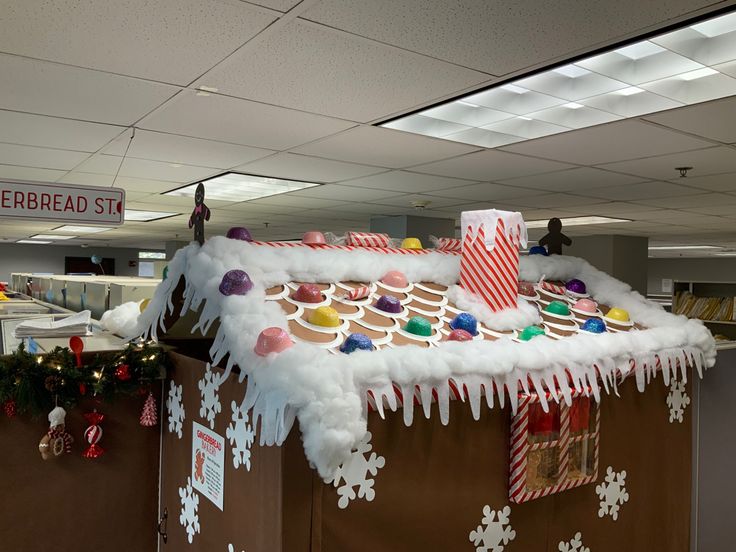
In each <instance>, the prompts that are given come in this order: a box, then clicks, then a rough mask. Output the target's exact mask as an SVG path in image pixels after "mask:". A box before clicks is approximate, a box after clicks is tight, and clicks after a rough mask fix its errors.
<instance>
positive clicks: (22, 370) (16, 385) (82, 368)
mask: <svg viewBox="0 0 736 552" xmlns="http://www.w3.org/2000/svg"><path fill="white" fill-rule="evenodd" d="M166 366H167V356H166V354H165V353H164V352H163V351H162V350H161V349H160V348H159V347H158V346H153V345H152V344H150V343H138V344H130V345H128V347H126V348H125V349H124V350H122V351H110V352H103V353H97V354H95V355H94V356H91V357H86V358H85V362H83V361H82V359H81V357H78V356H77V355H76V354H75V353H73V352H72V351H71V350H70V349H69V348H66V347H57V348H55V349H54V350H53V351H51V352H49V353H46V354H32V353H29V352H28V351H26V349H25V347H24V346H23V344H21V345H20V346H19V348H18V350H17V351H16V352H15V353H13V354H12V355H9V356H4V357H0V404H2V405H3V410H4V412H5V414H6V416H7V417H8V418H12V417H13V416H15V415H16V413H17V414H21V415H23V414H27V415H31V416H40V415H46V414H48V412H49V411H50V410H51V409H53V408H55V407H57V406H60V407H63V408H65V409H67V410H68V409H70V408H73V407H74V406H76V405H77V403H78V402H79V401H80V399H82V398H83V397H85V396H95V397H96V398H97V399H99V400H100V401H102V402H105V401H110V400H111V399H113V398H115V397H116V396H119V395H129V396H140V395H146V394H147V393H149V392H150V387H151V385H152V383H153V381H154V380H157V379H161V378H163V377H164V375H165V370H166Z"/></svg>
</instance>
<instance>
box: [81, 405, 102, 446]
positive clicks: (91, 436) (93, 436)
mask: <svg viewBox="0 0 736 552" xmlns="http://www.w3.org/2000/svg"><path fill="white" fill-rule="evenodd" d="M84 419H85V420H87V423H88V424H89V427H88V428H87V429H85V430H84V440H85V441H87V443H89V447H87V450H85V451H84V452H83V453H82V457H83V458H99V457H100V456H102V455H103V454H105V449H103V448H102V447H101V446H100V445H98V444H97V443H99V441H100V439H101V438H102V428H101V427H100V424H101V423H102V422H103V421H104V420H105V415H104V414H102V413H101V412H97V411H96V410H95V411H94V412H87V413H86V414H85V415H84Z"/></svg>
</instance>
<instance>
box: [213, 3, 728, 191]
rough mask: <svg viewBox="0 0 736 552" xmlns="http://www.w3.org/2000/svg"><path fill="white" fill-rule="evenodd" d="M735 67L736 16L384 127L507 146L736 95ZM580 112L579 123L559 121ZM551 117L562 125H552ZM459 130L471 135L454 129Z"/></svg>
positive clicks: (522, 80) (521, 80)
mask: <svg viewBox="0 0 736 552" xmlns="http://www.w3.org/2000/svg"><path fill="white" fill-rule="evenodd" d="M734 60H736V11H734V12H732V13H729V14H726V15H722V16H720V17H715V18H712V19H709V20H706V21H701V22H700V23H696V24H694V25H690V26H687V27H683V28H682V29H678V30H676V31H670V32H668V33H665V34H662V35H659V36H655V37H651V38H649V39H647V40H640V41H637V42H634V43H631V44H629V45H627V46H623V47H620V48H615V49H611V50H610V51H608V52H604V53H601V54H596V55H595V56H591V57H588V58H585V59H581V60H578V61H576V62H574V63H569V64H567V65H562V66H560V67H556V68H554V69H549V70H547V71H543V72H541V73H536V74H534V75H532V76H527V77H521V78H518V79H515V80H513V81H509V82H506V83H505V84H501V85H499V86H495V87H491V88H488V89H486V90H483V91H480V92H475V93H473V94H471V95H467V96H464V97H463V98H459V99H456V100H452V101H449V102H446V103H444V104H441V105H438V106H434V107H431V108H428V109H425V110H423V111H420V112H417V113H414V114H411V115H407V116H405V117H401V118H399V119H395V120H393V121H389V122H387V123H383V124H382V125H381V126H384V127H387V128H393V129H396V130H402V131H404V132H411V133H414V134H422V135H425V136H433V137H435V138H442V139H444V140H451V141H453V142H462V143H466V144H473V145H480V146H485V147H499V146H504V145H508V144H513V143H516V142H520V141H523V140H527V139H530V138H538V137H540V136H550V135H552V134H557V133H559V132H568V131H570V130H575V129H579V128H586V127H590V126H595V125H598V124H601V123H605V122H608V121H613V120H616V119H620V118H622V117H635V116H641V115H648V114H650V113H656V112H657V111H663V110H665V109H672V108H675V107H680V106H683V105H692V104H695V103H700V102H704V101H708V100H714V99H717V98H723V97H726V96H731V95H736V78H734V77H736V75H734V74H733V73H729V74H726V73H721V72H720V71H719V70H718V68H719V67H721V65H722V64H726V63H729V62H732V61H734ZM559 107H564V108H566V109H563V110H559V109H558V108H559ZM453 108H460V109H465V110H466V111H467V110H469V109H470V110H471V111H477V112H478V115H477V116H471V115H468V114H464V116H463V117H462V120H459V119H457V118H454V116H450V117H449V118H448V115H447V114H448V113H453V111H452V110H453ZM472 108H474V109H472ZM581 108H585V109H581ZM576 110H577V114H576V115H575V116H574V117H571V116H565V115H560V114H559V112H560V111H561V112H566V113H568V114H569V113H573V112H575V111H576ZM460 113H461V112H460ZM461 114H462V113H461ZM578 114H583V115H582V116H578ZM491 115H492V116H493V118H494V119H495V120H497V121H501V120H504V119H511V118H514V117H516V118H519V117H523V119H524V120H540V121H545V122H547V123H554V124H555V125H559V126H560V127H563V130H559V128H557V129H555V128H551V127H550V128H548V129H547V130H546V131H545V130H541V131H540V132H539V133H535V134H534V135H533V136H528V135H524V134H514V133H512V132H505V131H500V132H499V131H497V130H496V129H494V128H487V127H488V126H489V121H488V117H489V116H491ZM550 116H552V117H554V119H555V120H549V117H550ZM558 118H559V119H560V120H559V121H558V120H557V119H558ZM452 123H460V124H462V125H464V126H465V128H464V129H457V128H456V129H452V128H450V125H451V124H452ZM208 195H209V194H208Z"/></svg>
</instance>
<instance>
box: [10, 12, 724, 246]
mask: <svg viewBox="0 0 736 552" xmlns="http://www.w3.org/2000/svg"><path fill="white" fill-rule="evenodd" d="M93 4H94V3H93ZM43 6H44V4H42V3H38V2H27V1H21V0H11V1H10V2H6V3H5V4H4V6H3V19H2V21H1V22H0V31H1V32H0V74H2V75H3V78H2V79H0V178H7V179H19V180H34V181H42V182H63V183H76V184H80V185H86V186H112V185H115V186H119V187H122V188H124V189H125V190H126V195H127V204H126V208H127V209H135V210H142V211H157V212H174V213H180V215H179V216H175V217H172V218H166V219H163V220H157V221H152V222H128V223H126V224H125V225H124V226H122V227H119V228H116V229H113V230H110V231H107V232H102V233H99V234H95V235H88V236H84V237H80V238H78V239H72V240H66V241H65V243H82V242H85V243H109V244H111V245H116V246H130V247H155V246H161V245H162V244H163V243H164V242H166V241H169V240H177V239H178V240H188V239H189V237H190V231H189V230H188V229H187V224H186V223H187V218H188V216H189V213H190V211H191V208H192V204H191V200H190V199H189V198H182V197H173V196H166V195H161V194H162V193H163V192H166V191H169V190H172V189H175V188H179V187H181V186H183V185H186V184H190V183H193V182H196V181H198V180H202V179H206V178H210V177H213V176H216V175H218V174H221V173H223V172H226V171H229V170H234V171H239V172H245V173H252V174H257V175H262V176H267V177H276V178H285V179H296V180H306V181H311V182H315V183H321V184H323V186H318V187H314V188H309V189H304V190H298V191H295V192H291V193H288V194H283V195H279V196H272V197H268V198H263V199H259V200H254V201H249V202H245V203H234V202H228V201H216V200H212V201H208V204H209V205H210V208H211V209H212V211H213V216H212V220H211V222H210V223H209V225H208V233H209V234H214V233H221V232H225V231H226V230H227V228H229V227H230V226H233V225H243V226H248V227H249V228H251V230H252V231H253V233H254V234H255V235H256V236H257V237H258V238H261V239H291V238H295V237H299V236H300V235H301V233H303V232H305V231H307V230H311V229H320V230H326V231H327V230H329V231H332V232H336V233H340V232H344V231H346V230H349V229H367V228H368V226H369V220H370V217H371V216H376V215H399V214H420V215H424V216H431V217H442V218H454V219H456V218H458V216H459V213H460V212H461V211H462V210H467V209H477V208H486V207H497V208H504V209H514V210H519V211H521V212H522V213H523V214H524V216H525V217H526V218H527V219H529V220H539V219H544V218H548V217H551V216H560V217H573V216H607V217H615V218H625V219H631V220H632V222H630V223H619V224H611V225H603V226H576V227H571V228H570V229H569V232H568V233H569V234H571V235H573V236H575V235H586V234H596V233H601V232H615V233H620V234H626V235H646V236H649V237H650V239H651V240H653V241H654V242H657V243H662V244H686V243H691V244H692V243H696V244H711V245H722V246H724V247H734V248H736V96H730V97H726V98H723V99H720V100H715V101H710V102H706V103H700V104H697V105H693V106H689V107H680V108H677V109H671V110H667V111H660V112H658V113H656V114H653V115H645V116H638V117H635V118H625V117H626V113H625V112H622V115H621V116H622V117H624V118H622V119H618V120H614V121H610V122H605V123H604V124H601V125H599V126H595V127H590V128H585V129H581V130H573V131H570V132H566V133H564V134H558V135H553V136H546V137H541V138H535V136H538V135H539V133H540V132H541V131H542V129H541V128H540V127H539V126H538V125H537V126H534V125H527V126H525V127H524V129H523V130H524V132H526V134H525V137H528V139H526V140H523V141H519V142H517V143H514V144H508V145H504V146H501V147H495V144H492V143H488V144H486V146H487V147H484V146H483V145H481V146H477V145H468V144H462V143H457V142H450V141H445V140H440V139H437V138H432V137H427V136H418V135H414V134H410V133H408V132H403V131H400V130H394V129H388V128H380V127H377V126H374V123H376V122H380V121H385V120H387V119H389V118H392V117H396V116H399V115H402V114H404V113H410V112H414V111H416V110H418V109H422V108H425V107H427V106H431V105H434V104H436V103H438V102H440V101H442V100H445V99H448V98H452V97H455V96H458V95H460V94H466V93H470V92H473V91H475V90H479V89H482V88H484V87H487V86H489V85H491V84H493V83H494V82H499V81H502V80H504V81H505V80H509V79H512V78H514V77H516V76H520V75H524V74H526V73H528V72H530V71H533V70H536V69H540V68H544V67H547V66H550V65H552V64H557V63H560V62H563V61H565V60H567V59H570V58H573V57H577V56H580V55H583V54H585V53H587V52H592V51H595V50H598V49H600V48H602V47H606V46H608V45H612V44H618V43H621V42H622V41H625V40H629V39H632V38H635V37H637V36H640V35H641V34H643V33H649V32H652V31H656V30H657V29H662V28H665V27H669V26H671V25H673V24H676V23H678V22H681V21H685V20H688V19H691V18H693V17H696V16H700V15H702V14H705V13H710V12H713V11H714V10H720V9H724V8H726V7H728V6H734V7H736V1H727V2H712V1H710V0H673V1H671V2H667V3H654V2H649V3H642V2H639V1H638V0H620V1H619V2H615V3H611V2H608V1H605V0H590V1H588V2H584V3H583V2H579V1H576V0H560V1H559V2H557V3H556V6H555V9H554V10H542V9H540V7H539V2H537V1H535V0H519V1H518V2H515V3H514V10H508V9H506V8H505V7H504V4H503V3H498V2H484V1H481V0H464V1H458V2H447V1H445V0H403V1H401V2H396V1H393V0H372V1H370V2H365V1H361V0H322V1H319V0H304V1H301V2H299V1H297V0H259V1H255V0H254V1H251V2H245V1H239V0H160V1H159V2H157V3H156V6H155V8H154V7H152V6H153V4H151V3H150V2H148V1H146V0H128V1H126V2H118V3H113V4H109V5H108V4H106V5H105V8H104V10H103V9H102V8H100V7H99V6H96V5H92V4H89V5H87V4H85V6H86V7H84V8H82V7H80V4H79V3H78V2H76V1H74V0H58V1H57V2H55V3H54V10H53V11H52V10H48V9H45V8H44V7H43ZM69 29H75V32H73V33H71V32H69ZM720 69H721V70H722V71H723V72H724V74H730V75H732V76H736V62H735V63H731V64H725V65H724V66H723V67H721V68H720ZM622 109H623V107H622ZM494 124H496V123H494ZM547 124H550V125H554V124H556V123H555V122H554V120H552V119H550V121H548V122H547ZM133 127H134V128H135V136H134V138H133V139H132V141H131V135H132V132H133V131H132V128H133ZM504 128H505V127H504V126H503V125H499V130H498V132H500V133H503V131H504ZM676 166H692V167H693V169H692V170H691V171H690V172H689V173H688V175H687V177H686V178H680V177H679V173H677V171H675V170H674V167H676ZM416 202H422V203H424V204H425V205H426V208H425V209H424V210H423V211H422V212H421V213H418V212H417V211H415V209H414V207H413V204H414V203H416ZM56 226H58V225H56ZM53 227H54V225H52V224H49V223H43V222H27V223H22V224H17V223H15V222H12V223H11V222H10V221H3V220H0V239H2V240H3V241H16V240H19V239H26V238H29V237H30V236H33V235H36V234H49V233H52V234H53V232H52V229H53ZM538 232H540V231H539V230H533V231H532V232H531V234H532V237H536V234H537V233H538Z"/></svg>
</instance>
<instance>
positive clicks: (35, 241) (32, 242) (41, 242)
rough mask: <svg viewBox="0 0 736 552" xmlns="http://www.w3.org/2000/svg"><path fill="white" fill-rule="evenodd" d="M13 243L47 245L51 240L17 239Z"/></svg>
mask: <svg viewBox="0 0 736 552" xmlns="http://www.w3.org/2000/svg"><path fill="white" fill-rule="evenodd" d="M15 243H26V244H31V245H48V244H50V243H53V242H50V241H46V240H18V241H17V242H15Z"/></svg>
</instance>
